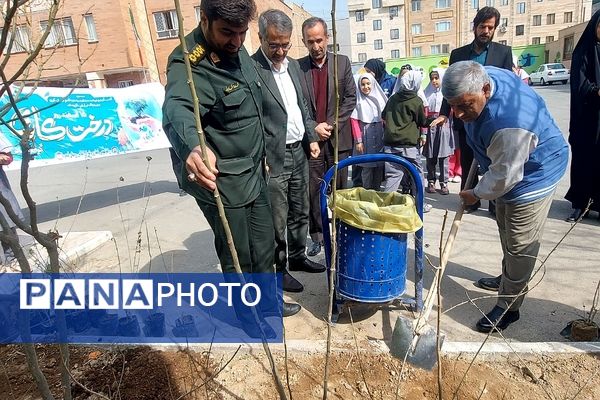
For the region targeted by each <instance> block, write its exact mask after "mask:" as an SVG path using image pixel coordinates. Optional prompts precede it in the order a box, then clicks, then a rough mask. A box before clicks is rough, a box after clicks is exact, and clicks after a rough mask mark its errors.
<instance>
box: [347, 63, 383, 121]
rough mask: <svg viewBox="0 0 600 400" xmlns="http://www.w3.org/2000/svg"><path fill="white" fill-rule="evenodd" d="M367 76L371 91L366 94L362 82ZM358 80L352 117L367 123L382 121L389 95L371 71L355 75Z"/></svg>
mask: <svg viewBox="0 0 600 400" xmlns="http://www.w3.org/2000/svg"><path fill="white" fill-rule="evenodd" d="M364 78H367V79H369V81H370V82H371V93H369V94H368V95H365V94H364V93H363V92H361V90H360V82H361V81H362V80H363V79H364ZM354 81H355V82H356V94H357V96H356V107H355V108H354V111H352V115H351V118H354V119H357V120H360V121H362V122H364V123H366V124H370V123H372V122H379V121H381V113H382V112H383V109H384V108H385V103H386V102H387V96H386V95H385V93H384V92H383V89H381V86H379V83H377V81H376V80H375V77H374V76H373V75H371V74H370V73H363V74H359V75H355V76H354Z"/></svg>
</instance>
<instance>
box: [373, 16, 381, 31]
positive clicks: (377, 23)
mask: <svg viewBox="0 0 600 400" xmlns="http://www.w3.org/2000/svg"><path fill="white" fill-rule="evenodd" d="M373 30H374V31H380V30H381V20H380V19H374V20H373Z"/></svg>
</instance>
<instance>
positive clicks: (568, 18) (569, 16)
mask: <svg viewBox="0 0 600 400" xmlns="http://www.w3.org/2000/svg"><path fill="white" fill-rule="evenodd" d="M568 22H573V11H569V12H566V13H565V23H568Z"/></svg>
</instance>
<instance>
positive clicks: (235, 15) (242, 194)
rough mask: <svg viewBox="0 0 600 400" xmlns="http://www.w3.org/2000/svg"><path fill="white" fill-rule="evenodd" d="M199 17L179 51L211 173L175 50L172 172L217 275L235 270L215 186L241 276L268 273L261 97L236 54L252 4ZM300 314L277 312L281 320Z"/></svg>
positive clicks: (208, 10) (169, 103)
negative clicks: (208, 238) (193, 210)
mask: <svg viewBox="0 0 600 400" xmlns="http://www.w3.org/2000/svg"><path fill="white" fill-rule="evenodd" d="M200 11H201V14H200V24H199V26H198V27H197V28H196V29H194V30H193V31H192V33H190V34H189V35H187V36H186V44H187V47H188V49H189V52H190V62H191V64H192V73H193V80H194V84H195V87H196V92H197V94H198V101H199V106H200V115H201V118H202V127H203V129H204V133H205V135H206V142H207V146H208V156H209V159H210V164H211V169H212V171H211V170H209V169H208V168H206V166H205V165H204V163H203V161H202V154H201V149H200V146H199V144H200V142H199V138H198V133H197V129H196V123H195V118H194V113H193V110H194V107H193V103H192V98H191V92H190V88H189V85H188V82H187V73H186V68H185V64H184V57H183V52H182V49H181V47H180V46H178V47H177V48H176V49H175V50H174V51H173V52H172V53H171V55H170V56H169V62H168V65H167V85H166V89H165V90H166V92H165V101H164V105H163V125H164V130H165V132H166V134H167V136H168V138H169V141H170V142H171V145H172V146H173V150H174V151H175V153H176V154H177V155H178V156H179V158H180V159H181V160H184V165H183V167H182V168H181V171H179V174H180V178H181V179H180V181H181V182H182V187H183V189H184V190H185V191H186V192H188V193H190V194H191V195H192V196H194V197H195V198H196V201H197V203H198V205H199V206H200V209H201V210H202V212H203V213H204V216H205V217H206V219H207V221H208V223H209V224H210V226H211V228H212V230H213V232H214V234H215V248H216V251H217V254H218V256H219V260H220V262H221V268H222V270H223V272H224V273H229V272H235V269H234V267H233V259H232V256H231V252H230V251H229V248H228V246H227V239H226V236H225V232H224V229H223V225H222V224H221V220H220V218H219V214H218V210H217V207H216V204H215V200H214V196H213V190H214V189H215V187H216V186H217V185H218V187H219V192H220V194H221V198H222V200H223V204H224V206H225V213H226V215H227V219H228V221H229V225H230V226H231V229H232V233H233V240H234V244H235V248H236V250H237V253H238V257H239V260H240V266H241V268H242V271H243V272H274V267H273V248H274V234H273V232H274V230H273V222H272V217H271V208H270V205H269V196H268V192H267V186H266V181H265V170H264V157H265V145H264V138H263V125H262V122H261V107H262V97H261V91H260V83H259V79H258V76H257V72H256V69H255V67H254V62H253V61H252V60H251V59H250V57H249V55H248V53H247V51H246V50H245V49H244V47H243V46H242V44H243V42H244V39H245V36H246V32H247V31H248V23H249V22H250V21H251V20H252V18H253V17H254V15H255V13H256V5H255V3H254V0H202V1H201V3H200ZM292 306H295V307H292ZM292 308H293V310H292ZM299 309H300V307H299V306H298V305H295V304H284V316H287V315H292V311H293V313H294V314H295V313H296V312H298V310H299Z"/></svg>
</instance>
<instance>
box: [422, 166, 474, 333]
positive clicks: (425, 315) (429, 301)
mask: <svg viewBox="0 0 600 400" xmlns="http://www.w3.org/2000/svg"><path fill="white" fill-rule="evenodd" d="M478 169H479V163H478V162H477V160H475V159H473V162H472V163H471V168H470V169H469V175H468V176H467V181H466V182H465V190H466V189H470V188H471V186H473V181H474V180H475V176H476V174H477V171H478ZM464 212H465V204H464V203H463V202H461V203H460V208H459V209H458V211H457V212H456V214H454V220H453V221H452V227H451V228H450V233H449V234H448V238H447V239H446V243H445V244H444V249H443V251H442V258H441V259H440V267H439V269H438V270H437V271H436V274H435V277H434V278H433V282H432V284H431V287H430V288H429V292H428V293H427V297H426V298H425V301H424V303H423V312H422V313H421V315H420V316H419V319H418V320H417V321H416V322H415V327H416V328H415V330H419V328H420V326H422V325H424V324H425V323H427V320H428V319H429V314H430V313H431V310H432V309H433V302H434V299H435V296H436V292H437V286H438V285H439V284H440V281H441V279H442V276H443V275H444V271H445V270H446V264H448V258H449V257H450V252H451V251H452V246H453V245H454V239H455V238H456V234H457V233H458V227H459V226H460V222H461V220H462V216H463V214H464Z"/></svg>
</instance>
